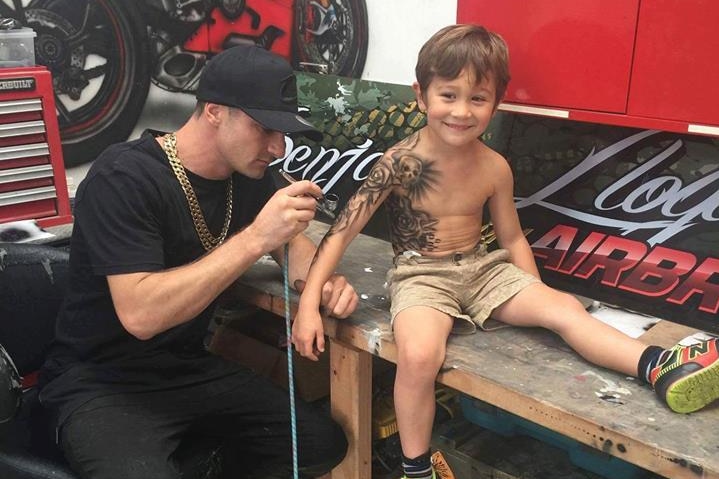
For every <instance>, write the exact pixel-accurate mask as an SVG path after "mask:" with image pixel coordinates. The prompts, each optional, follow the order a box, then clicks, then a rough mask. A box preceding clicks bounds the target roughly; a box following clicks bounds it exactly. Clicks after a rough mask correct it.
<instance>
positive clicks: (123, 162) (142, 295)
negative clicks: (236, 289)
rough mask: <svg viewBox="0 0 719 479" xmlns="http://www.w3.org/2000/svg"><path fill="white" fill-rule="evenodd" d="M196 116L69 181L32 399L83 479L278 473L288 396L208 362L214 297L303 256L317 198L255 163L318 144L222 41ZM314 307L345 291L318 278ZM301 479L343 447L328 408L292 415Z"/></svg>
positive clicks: (338, 299) (303, 184) (272, 86)
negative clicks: (55, 290)
mask: <svg viewBox="0 0 719 479" xmlns="http://www.w3.org/2000/svg"><path fill="white" fill-rule="evenodd" d="M197 99H198V103H197V107H196V109H195V112H194V114H193V115H192V116H191V118H190V119H188V120H187V122H186V123H185V124H184V125H183V126H182V127H181V128H180V129H179V130H178V131H177V132H176V133H169V134H163V133H160V132H154V131H147V132H145V133H144V134H143V136H142V137H141V138H140V139H138V140H134V141H129V142H126V143H122V144H118V145H113V146H111V147H109V148H108V149H107V150H106V151H105V152H103V153H102V154H101V155H100V156H99V157H98V159H97V160H96V161H95V162H94V164H93V166H92V168H91V169H90V171H89V172H88V175H87V177H86V178H85V180H84V181H83V182H82V184H81V185H80V187H79V189H78V192H77V196H76V202H75V211H74V214H75V224H74V228H73V237H72V242H71V254H70V264H71V266H70V268H71V273H70V285H69V292H68V295H67V298H66V301H65V304H64V306H63V308H62V310H61V312H60V314H59V317H58V324H57V331H56V332H57V334H56V341H55V343H54V344H53V347H52V348H51V351H50V353H49V355H48V358H47V360H46V363H45V366H44V367H43V375H42V383H43V389H42V391H41V400H42V402H43V404H44V405H46V406H47V407H48V408H49V409H50V410H51V411H52V412H53V413H54V415H55V417H56V420H57V431H58V434H57V436H58V442H59V444H60V446H61V448H62V450H63V452H64V454H65V456H66V457H67V459H68V461H69V462H70V465H71V467H72V468H73V469H74V470H76V471H77V472H78V473H79V474H80V475H81V476H82V477H84V478H92V479H105V478H107V479H110V478H112V479H118V478H123V479H132V478H138V479H139V478H143V479H146V478H152V479H161V478H180V477H183V478H187V477H207V475H208V474H213V473H217V472H219V473H220V474H221V475H223V477H224V476H226V477H230V476H231V477H250V476H251V477H263V478H268V477H284V478H286V477H289V472H290V471H291V470H292V467H291V464H292V460H291V452H292V448H291V435H290V411H289V399H288V397H287V393H286V392H285V391H284V390H282V389H279V388H277V387H276V386H274V385H273V384H272V383H270V382H269V380H267V379H266V378H264V377H260V376H258V375H256V374H255V373H253V372H252V371H250V370H248V369H246V368H243V367H241V366H239V365H237V364H234V363H230V362H228V361H225V360H223V359H222V358H219V357H217V356H214V355H211V354H209V353H207V351H206V350H205V348H204V344H203V338H204V336H205V334H206V329H207V326H208V321H209V318H210V316H211V313H212V306H213V302H214V301H215V300H216V298H217V297H218V295H219V294H220V293H221V292H222V291H224V290H225V289H226V288H227V287H228V286H229V285H230V284H232V282H233V281H235V280H236V279H237V278H238V277H239V276H241V275H242V274H243V273H244V272H245V271H246V270H247V269H248V268H249V267H250V266H251V265H252V264H253V263H254V262H255V261H256V260H257V259H259V258H260V257H261V256H263V255H264V254H266V253H270V254H272V256H273V257H274V258H275V259H276V260H277V261H278V262H281V261H282V260H283V248H284V245H285V244H288V245H289V265H288V267H289V277H290V282H291V284H294V283H295V281H297V280H301V279H304V277H305V275H306V273H307V271H308V269H309V264H310V262H311V260H312V257H313V255H314V253H315V246H314V245H313V244H312V243H311V241H310V240H309V239H308V238H307V237H305V236H304V235H303V234H302V231H303V230H304V229H305V228H306V227H307V226H308V223H309V221H310V220H312V218H313V216H314V211H315V199H314V198H313V197H318V196H321V194H322V192H321V189H320V188H319V187H318V186H317V185H315V184H313V183H311V182H309V181H300V182H297V183H294V184H292V185H290V186H288V187H286V188H284V189H281V190H278V191H275V188H274V187H273V185H272V181H271V178H270V177H269V175H265V170H266V168H267V166H268V165H269V163H270V162H271V161H273V160H274V159H275V158H277V157H281V156H283V155H284V149H285V140H284V134H305V135H308V136H313V137H315V138H316V137H317V135H319V132H318V131H317V130H315V129H314V128H313V127H312V126H311V125H310V124H309V123H307V122H306V121H305V120H303V119H302V118H301V117H299V116H298V115H297V95H296V85H295V77H294V75H293V73H292V69H291V67H290V66H289V64H287V62H286V61H284V60H283V59H282V58H279V57H277V56H276V55H274V54H272V53H270V52H268V51H266V50H264V49H262V48H258V47H254V46H238V47H233V48H231V49H228V50H226V51H224V52H222V53H220V54H219V55H217V56H215V57H214V58H213V59H212V60H211V61H210V62H209V63H208V64H207V66H206V67H205V69H204V71H203V74H202V77H201V79H200V83H199V86H198V90H197ZM324 293H325V298H324V305H325V306H326V307H327V309H328V310H329V311H331V314H333V315H334V316H337V317H346V316H348V315H349V314H350V313H351V312H352V311H353V310H354V308H355V307H356V305H357V301H358V298H357V295H356V293H355V292H354V290H353V288H352V287H351V286H350V285H349V284H348V283H347V281H346V280H345V279H344V278H343V277H340V276H333V277H332V278H331V279H330V280H329V281H327V283H326V284H325V288H324ZM296 415H297V434H298V444H299V447H298V462H299V466H300V471H301V473H302V474H303V477H315V476H319V475H322V474H324V473H325V472H327V471H329V470H330V469H331V468H332V467H334V466H335V465H336V464H337V463H339V461H341V459H342V458H343V457H344V454H345V452H346V447H347V442H346V439H345V437H344V434H343V432H342V431H341V429H340V428H339V427H338V426H337V425H336V424H335V423H334V422H332V421H331V420H330V419H329V418H328V417H327V415H326V414H323V413H319V412H317V411H315V410H314V409H312V408H311V407H310V406H309V405H307V404H304V403H301V402H300V403H299V404H298V405H297V411H296Z"/></svg>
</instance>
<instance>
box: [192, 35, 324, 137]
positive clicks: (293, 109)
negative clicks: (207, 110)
mask: <svg viewBox="0 0 719 479" xmlns="http://www.w3.org/2000/svg"><path fill="white" fill-rule="evenodd" d="M195 96H196V97H197V99H198V100H202V101H206V102H209V103H217V104H219V105H226V106H231V107H236V108H240V109H241V110H242V111H244V112H245V113H247V114H248V115H249V116H250V117H252V119H253V120H255V121H256V122H258V123H259V124H261V125H262V126H264V127H265V128H268V129H270V130H275V131H281V132H282V133H288V134H292V133H299V134H302V135H305V136H306V137H307V138H309V139H311V140H314V141H320V140H321V139H322V132H320V131H319V130H317V129H316V128H315V127H314V126H313V125H312V124H311V123H310V122H309V121H307V120H305V119H304V118H302V117H301V116H300V115H299V114H298V112H297V81H296V79H295V75H294V72H293V70H292V67H291V66H290V64H289V63H287V61H286V60H285V59H284V58H282V57H280V56H278V55H276V54H274V53H272V52H270V51H268V50H265V49H264V48H261V47H258V46H255V45H237V46H234V47H231V48H228V49H227V50H223V51H222V52H220V53H219V54H217V55H215V56H214V57H212V58H211V59H210V61H209V62H207V64H206V65H205V68H204V69H203V71H202V75H201V76H200V83H199V85H198V87H197V93H196V94H195Z"/></svg>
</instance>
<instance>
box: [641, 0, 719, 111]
mask: <svg viewBox="0 0 719 479" xmlns="http://www.w3.org/2000/svg"><path fill="white" fill-rule="evenodd" d="M717 28H719V2H717V1H716V0H652V1H646V0H644V1H642V5H641V10H640V13H639V25H638V27H637V45H636V53H635V56H634V70H633V72H632V83H631V89H630V96H629V113H630V114H632V115H637V116H650V117H658V118H667V119H673V120H684V121H688V122H691V123H704V124H710V125H719V89H718V88H717V86H718V85H719V60H717V58H718V57H717V52H718V51H719V35H717V33H716V30H717Z"/></svg>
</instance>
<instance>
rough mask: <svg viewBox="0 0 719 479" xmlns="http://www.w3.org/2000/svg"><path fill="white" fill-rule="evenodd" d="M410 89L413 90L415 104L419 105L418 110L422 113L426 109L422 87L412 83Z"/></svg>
mask: <svg viewBox="0 0 719 479" xmlns="http://www.w3.org/2000/svg"><path fill="white" fill-rule="evenodd" d="M412 90H414V96H415V98H416V99H417V106H419V111H421V112H422V113H424V112H425V111H427V105H426V104H425V102H424V98H423V96H422V88H420V86H419V83H417V82H414V83H412Z"/></svg>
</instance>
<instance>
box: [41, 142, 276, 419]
mask: <svg viewBox="0 0 719 479" xmlns="http://www.w3.org/2000/svg"><path fill="white" fill-rule="evenodd" d="M158 134H160V133H159V132H150V131H146V132H145V133H144V134H143V136H142V137H141V138H140V139H138V140H134V141H130V142H126V143H121V144H117V145H113V146H111V147H109V148H108V149H107V150H105V152H103V153H102V154H101V155H100V156H99V157H98V158H97V160H95V162H94V163H93V165H92V167H91V168H90V171H89V172H88V174H87V176H86V178H85V179H84V180H83V182H82V183H81V184H80V186H79V188H78V191H77V195H76V197H75V209H74V215H75V222H74V226H73V235H72V240H71V249H70V280H69V286H68V292H67V296H66V298H65V302H64V304H63V307H62V309H61V311H60V314H59V316H58V321H57V326H56V339H55V342H54V343H53V345H52V347H51V349H50V351H49V353H48V356H47V360H46V362H45V365H44V366H43V370H42V375H41V382H42V384H43V389H42V392H41V399H42V401H43V402H44V403H45V404H47V405H50V406H52V407H54V408H56V409H57V410H58V412H59V416H60V417H59V419H60V420H61V421H62V420H64V418H65V417H66V416H67V414H69V413H70V412H71V411H72V410H74V409H75V408H76V407H77V406H79V405H80V404H82V403H84V402H85V401H87V400H89V399H92V398H93V397H97V396H102V395H107V394H113V393H120V392H127V391H146V390H158V389H167V388H172V387H178V386H181V385H185V384H194V383H197V382H200V381H206V380H207V379H211V378H213V377H221V376H223V375H226V374H229V373H230V372H231V371H232V370H233V368H234V367H235V366H234V365H231V364H229V363H227V362H225V361H221V360H219V358H216V357H214V356H212V355H209V354H208V353H207V352H206V351H205V349H204V345H203V339H204V337H205V334H206V331H207V326H208V322H209V319H210V315H211V313H212V309H213V306H212V305H211V306H210V307H208V308H206V309H205V311H203V312H202V313H201V314H200V315H198V316H197V317H196V318H194V319H193V320H191V321H189V322H187V323H184V324H181V325H178V326H176V327H173V328H171V329H169V330H167V331H165V332H163V333H161V334H158V335H156V336H155V337H153V338H151V339H149V340H146V341H142V340H139V339H137V338H135V337H134V336H132V335H130V334H129V333H128V332H127V331H126V330H125V329H124V328H123V326H122V324H121V323H120V320H119V319H118V317H117V314H116V313H115V309H114V307H113V304H112V298H111V296H110V290H109V288H108V284H107V279H106V276H107V275H113V274H123V273H134V272H152V271H161V270H165V269H169V268H173V267H177V266H181V265H184V264H188V263H190V262H192V261H194V260H196V259H197V258H199V257H200V256H202V255H203V254H205V250H204V249H203V247H202V244H201V243H200V240H199V237H198V235H197V232H196V231H195V227H194V224H193V221H192V216H191V214H190V210H189V207H188V203H187V199H186V197H185V194H184V192H183V191H182V188H181V187H180V184H179V182H178V180H177V178H176V177H175V175H174V173H173V172H172V169H171V168H170V165H169V163H168V160H167V156H166V155H165V153H164V152H163V150H162V148H160V146H159V144H158V143H157V142H156V141H155V139H154V136H156V135H158ZM186 172H187V176H188V178H189V179H190V182H191V183H192V187H193V189H194V190H195V194H196V195H197V198H198V201H199V203H200V206H201V209H202V212H203V215H204V217H205V221H206V223H207V225H208V228H209V230H210V232H212V233H213V234H214V235H218V234H219V232H220V231H221V229H222V226H223V223H224V218H225V211H226V202H227V201H226V193H227V190H226V188H227V182H226V181H224V180H208V179H205V178H202V177H199V176H197V175H194V174H192V173H191V172H189V171H187V170H186ZM233 185H234V195H233V209H232V222H231V224H230V234H232V232H236V231H238V230H239V229H241V228H243V227H244V226H246V225H247V224H249V223H250V222H251V221H252V220H253V219H254V217H255V216H256V215H257V213H258V212H259V211H260V209H261V208H262V206H263V205H264V204H265V203H266V202H267V200H268V199H269V197H270V196H271V195H272V194H273V193H274V191H275V188H274V186H273V183H272V180H271V178H270V176H269V175H266V176H265V177H264V178H263V179H261V180H254V179H250V178H247V177H245V176H243V175H240V174H237V173H236V174H234V175H233Z"/></svg>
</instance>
